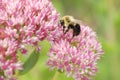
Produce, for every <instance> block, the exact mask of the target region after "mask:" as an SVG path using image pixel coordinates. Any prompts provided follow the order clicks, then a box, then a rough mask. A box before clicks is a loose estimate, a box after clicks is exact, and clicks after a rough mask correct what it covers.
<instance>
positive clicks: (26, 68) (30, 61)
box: [19, 50, 39, 75]
mask: <svg viewBox="0 0 120 80" xmlns="http://www.w3.org/2000/svg"><path fill="white" fill-rule="evenodd" d="M38 59H39V53H38V52H37V51H36V50H34V51H33V53H31V55H30V56H29V58H28V59H27V60H26V62H25V63H24V64H23V70H21V71H20V72H19V75H24V74H25V73H27V72H28V71H30V70H31V69H32V68H33V67H34V66H35V64H36V63H37V61H38Z"/></svg>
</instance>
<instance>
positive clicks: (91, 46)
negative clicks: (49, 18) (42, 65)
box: [47, 24, 103, 80]
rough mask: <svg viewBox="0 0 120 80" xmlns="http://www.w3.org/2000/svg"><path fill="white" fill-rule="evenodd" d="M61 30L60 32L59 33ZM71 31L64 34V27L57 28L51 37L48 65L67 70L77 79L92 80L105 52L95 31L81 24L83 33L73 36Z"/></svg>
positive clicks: (59, 69) (67, 72) (51, 67)
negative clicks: (98, 62)
mask: <svg viewBox="0 0 120 80" xmlns="http://www.w3.org/2000/svg"><path fill="white" fill-rule="evenodd" d="M58 32H59V33H58ZM72 34H73V33H72V32H71V31H69V32H67V33H66V34H63V31H62V27H61V26H60V27H58V28H56V30H54V31H53V32H52V33H51V35H50V37H49V38H48V39H49V40H50V41H51V45H52V46H51V49H50V52H49V53H48V56H49V59H48V62H47V65H48V67H49V68H50V69H51V70H53V69H57V70H58V71H60V72H65V73H66V75H67V76H68V77H69V76H72V77H73V78H74V79H75V80H91V79H92V76H95V74H96V72H97V66H96V64H97V61H98V60H99V59H100V57H101V55H102V54H103V50H102V47H101V44H100V43H99V42H98V40H97V36H96V34H95V32H94V31H93V30H92V29H91V28H89V27H88V26H86V25H82V24H81V33H80V34H79V35H78V36H75V37H74V38H73V37H72Z"/></svg>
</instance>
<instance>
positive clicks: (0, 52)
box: [0, 0, 58, 80]
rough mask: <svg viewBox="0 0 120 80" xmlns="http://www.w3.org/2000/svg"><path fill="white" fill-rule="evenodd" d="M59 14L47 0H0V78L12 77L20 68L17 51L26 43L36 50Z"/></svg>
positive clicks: (53, 25) (0, 79)
mask: <svg viewBox="0 0 120 80" xmlns="http://www.w3.org/2000/svg"><path fill="white" fill-rule="evenodd" d="M57 19H58V13H57V12H56V10H55V9H54V7H53V5H52V3H51V2H50V1H49V0H0V80H13V75H14V74H15V71H16V70H21V69H22V63H21V62H20V61H19V60H18V58H17V52H18V50H20V51H21V53H23V54H26V53H27V49H26V45H28V44H29V45H32V46H33V47H36V49H37V50H38V51H39V50H40V46H39V45H38V42H39V41H42V40H44V39H45V38H46V37H47V36H48V35H49V33H50V32H51V31H53V30H54V29H55V27H56V26H57V23H56V22H57Z"/></svg>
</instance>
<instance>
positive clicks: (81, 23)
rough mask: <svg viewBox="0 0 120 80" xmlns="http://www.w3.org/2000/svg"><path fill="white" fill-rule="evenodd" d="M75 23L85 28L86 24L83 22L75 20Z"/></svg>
mask: <svg viewBox="0 0 120 80" xmlns="http://www.w3.org/2000/svg"><path fill="white" fill-rule="evenodd" d="M75 22H76V23H78V24H79V25H84V26H87V24H85V23H84V22H83V21H81V20H78V19H75Z"/></svg>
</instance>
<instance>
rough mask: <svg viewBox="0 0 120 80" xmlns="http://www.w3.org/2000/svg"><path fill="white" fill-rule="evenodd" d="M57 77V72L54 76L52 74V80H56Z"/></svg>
mask: <svg viewBox="0 0 120 80" xmlns="http://www.w3.org/2000/svg"><path fill="white" fill-rule="evenodd" d="M58 75H59V72H58V71H56V72H55V74H54V76H53V78H52V80H57V77H58Z"/></svg>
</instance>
